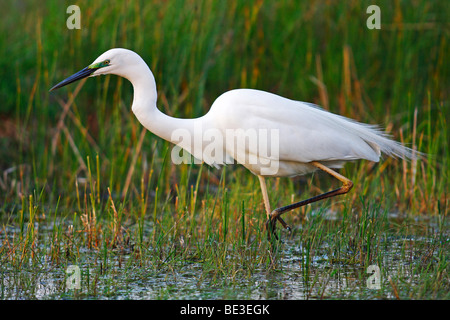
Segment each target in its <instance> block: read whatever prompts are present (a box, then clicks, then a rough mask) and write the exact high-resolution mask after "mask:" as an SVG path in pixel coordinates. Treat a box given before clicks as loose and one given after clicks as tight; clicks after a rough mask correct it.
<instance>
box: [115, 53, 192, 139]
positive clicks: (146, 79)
mask: <svg viewBox="0 0 450 320" xmlns="http://www.w3.org/2000/svg"><path fill="white" fill-rule="evenodd" d="M123 76H125V78H127V79H128V80H129V81H130V82H131V83H132V85H133V89H134V99H133V105H132V110H133V113H134V114H135V115H136V118H137V119H138V120H139V122H140V123H141V124H142V125H143V126H144V127H145V128H147V129H148V130H150V131H151V132H153V133H154V134H156V135H157V136H159V137H161V138H163V139H165V140H167V141H170V142H173V143H176V141H173V137H172V134H173V132H174V131H175V130H177V129H184V130H188V132H189V133H190V134H191V136H192V135H193V131H194V122H195V119H178V118H173V117H170V116H168V115H166V114H164V113H162V112H161V111H159V109H158V108H157V105H156V101H157V92H156V83H155V78H154V77H153V73H152V72H151V71H150V68H149V67H148V66H147V64H146V63H145V62H144V61H143V60H142V65H140V66H139V71H138V72H133V73H132V76H130V75H123Z"/></svg>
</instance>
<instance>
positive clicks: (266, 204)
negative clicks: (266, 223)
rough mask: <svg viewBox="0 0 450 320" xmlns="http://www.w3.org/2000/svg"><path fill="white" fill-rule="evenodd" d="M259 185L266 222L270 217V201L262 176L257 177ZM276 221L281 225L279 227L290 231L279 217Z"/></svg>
mask: <svg viewBox="0 0 450 320" xmlns="http://www.w3.org/2000/svg"><path fill="white" fill-rule="evenodd" d="M258 179H259V183H260V185H261V191H262V195H263V200H264V206H265V208H266V214H267V220H270V216H271V212H272V211H271V210H270V201H269V195H268V194H267V187H266V181H265V180H264V177H263V176H260V175H258ZM277 220H278V221H279V222H280V223H281V225H282V226H283V227H284V228H285V229H287V230H288V231H291V227H289V226H288V225H287V223H286V222H284V220H283V219H282V218H281V217H277Z"/></svg>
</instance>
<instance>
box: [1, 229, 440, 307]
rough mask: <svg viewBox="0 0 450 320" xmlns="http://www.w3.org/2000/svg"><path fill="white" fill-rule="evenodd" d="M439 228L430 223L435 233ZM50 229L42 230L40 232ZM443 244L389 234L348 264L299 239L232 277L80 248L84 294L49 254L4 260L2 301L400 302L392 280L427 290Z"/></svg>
mask: <svg viewBox="0 0 450 320" xmlns="http://www.w3.org/2000/svg"><path fill="white" fill-rule="evenodd" d="M433 224H434V222H431V221H430V222H429V223H427V225H428V226H430V225H431V227H432V228H434V227H435V226H434V225H433ZM8 228H9V229H8ZM8 228H4V230H7V234H8V237H9V238H11V237H14V236H15V235H14V234H15V233H17V232H18V231H19V230H17V228H13V227H8ZM51 230H52V228H51V227H49V228H46V231H44V228H41V231H40V232H43V233H45V232H51ZM443 234H444V235H446V236H444V237H443ZM8 240H9V241H5V238H0V241H1V245H2V246H6V245H10V243H13V241H12V239H8ZM442 241H443V242H444V245H445V246H446V247H447V248H448V244H449V237H448V233H441V235H440V237H439V238H437V237H436V236H432V237H430V236H422V235H419V234H414V235H399V234H398V233H393V234H386V235H384V237H380V241H379V243H378V244H377V249H378V250H381V254H378V258H377V260H376V261H371V262H370V264H369V263H367V261H361V260H359V261H358V259H356V260H355V259H349V258H348V257H349V256H350V257H358V255H357V254H354V253H353V252H349V250H347V252H344V253H343V254H342V257H337V256H336V255H335V254H333V252H334V251H333V250H332V249H333V243H328V242H327V241H323V242H322V243H321V244H320V245H319V246H317V247H316V248H315V250H314V252H313V254H311V253H310V254H309V256H308V250H307V248H305V247H303V244H304V243H302V242H301V241H299V239H298V237H296V236H295V233H294V235H293V236H292V237H287V236H286V237H285V238H284V239H283V245H282V246H281V247H280V250H281V251H280V252H279V253H278V255H277V261H276V263H275V265H274V266H272V267H268V266H259V267H257V268H256V269H254V270H252V271H251V272H250V271H246V270H245V269H242V270H236V272H234V273H233V272H231V273H229V274H220V273H212V272H210V271H206V272H205V270H204V267H203V265H202V262H201V261H184V262H178V263H174V264H168V265H163V266H162V267H161V268H156V267H155V266H154V265H139V264H136V263H135V261H133V259H135V257H134V256H133V255H132V253H131V252H121V253H115V254H108V257H107V260H105V259H106V258H105V257H104V256H102V254H101V253H99V252H98V251H94V250H88V249H85V248H81V249H80V250H81V251H83V252H82V253H83V254H82V257H83V261H78V262H77V263H78V265H77V266H78V267H79V271H80V274H79V278H80V281H81V282H80V288H79V289H77V290H76V289H74V288H73V287H74V286H75V285H76V283H75V282H73V281H72V282H67V281H68V278H71V279H72V280H73V277H74V276H76V274H75V273H72V272H68V270H67V267H68V266H70V265H71V262H70V261H68V260H64V259H62V261H63V262H62V263H59V264H58V263H55V262H54V261H49V258H48V255H45V256H43V257H42V258H41V259H40V260H39V259H38V261H36V260H34V261H31V259H30V261H23V262H22V264H21V266H20V268H18V267H17V265H15V266H11V265H9V264H8V263H6V261H8V257H6V256H5V253H3V257H2V261H3V262H2V266H1V275H0V276H1V278H0V283H1V292H0V295H1V298H2V299H74V298H75V299H194V300H197V299H255V300H257V299H295V300H299V299H341V298H350V299H368V298H369V299H371V298H375V299H378V298H381V299H386V298H387V299H390V298H395V292H393V291H394V290H393V287H394V286H396V285H395V283H394V284H392V281H391V280H389V278H391V279H395V281H396V283H397V285H398V286H399V288H398V290H402V286H404V287H406V288H408V289H406V290H409V291H411V288H413V287H414V286H415V285H420V283H421V281H422V279H421V272H422V271H421V270H422V269H423V268H422V267H424V266H426V268H429V266H430V265H433V263H434V264H436V263H435V262H436V261H437V260H439V259H442V257H440V256H439V250H438V249H437V248H438V247H439V246H442V245H443V244H442ZM8 243H9V244H8ZM5 251H6V250H4V252H5ZM441 253H442V251H441ZM235 254H236V253H235ZM447 254H448V250H447ZM344 256H345V258H344ZM441 256H442V254H441ZM447 258H448V257H447ZM69 260H70V259H69ZM105 261H106V264H107V266H106V267H105V265H104V263H105ZM369 268H372V269H374V270H375V271H373V270H372V271H370V269H369ZM421 268H422V269H421ZM377 270H378V271H379V274H377ZM373 272H375V273H373ZM447 277H448V274H447ZM377 279H379V282H377ZM369 280H371V282H369ZM71 287H72V288H71ZM396 289H397V288H396Z"/></svg>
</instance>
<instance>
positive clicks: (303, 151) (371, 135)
mask: <svg viewBox="0 0 450 320" xmlns="http://www.w3.org/2000/svg"><path fill="white" fill-rule="evenodd" d="M104 74H115V75H118V76H121V77H124V78H126V79H128V80H129V81H130V82H131V83H132V85H133V89H134V99H133V104H132V111H133V112H134V114H135V115H136V117H137V119H138V120H139V121H140V123H141V124H142V125H143V126H144V127H145V128H147V129H148V130H149V131H151V132H153V133H154V134H156V135H158V136H159V137H161V138H163V139H165V140H168V141H171V142H173V143H175V144H177V145H179V146H180V147H181V148H183V149H185V150H186V151H188V152H189V153H191V154H192V155H193V156H194V157H196V158H198V159H200V160H202V161H204V162H206V163H207V164H209V165H213V166H219V165H222V164H226V163H229V160H230V159H234V160H236V162H238V163H240V164H242V165H243V166H245V167H246V168H247V169H249V170H250V171H251V172H252V173H253V174H255V175H256V176H257V177H258V178H259V182H260V186H261V191H262V196H263V201H264V205H265V210H266V213H267V219H268V220H267V227H268V229H269V235H271V234H275V233H274V231H275V225H276V221H277V220H278V221H279V222H280V223H281V224H282V225H283V227H284V228H286V229H288V230H290V228H289V226H288V225H287V224H286V223H285V222H284V221H283V219H282V218H281V214H283V213H285V212H287V211H290V210H293V209H295V208H299V207H301V206H304V205H306V204H309V203H312V202H315V201H318V200H322V199H325V198H329V197H333V196H336V195H340V194H345V193H347V192H348V191H349V190H350V189H351V188H352V186H353V183H352V182H351V181H350V180H349V179H347V178H346V177H344V176H342V175H340V174H339V173H337V172H336V171H334V170H333V169H336V168H341V167H342V166H343V165H344V164H345V163H346V162H348V161H354V160H358V159H366V160H369V161H374V162H378V161H379V159H380V155H381V153H385V154H387V155H388V156H393V157H401V158H411V157H412V156H413V155H414V154H415V152H414V151H413V150H411V149H410V148H407V147H405V146H403V145H402V144H400V143H399V142H396V141H393V140H391V139H390V138H389V137H388V136H387V135H386V133H384V132H383V131H381V130H380V129H378V128H377V127H376V126H372V125H367V124H362V123H358V122H356V121H354V120H351V119H348V118H345V117H342V116H339V115H336V114H333V113H330V112H327V111H325V110H323V109H321V108H319V107H317V106H315V105H313V104H310V103H306V102H300V101H294V100H290V99H287V98H284V97H281V96H278V95H275V94H272V93H268V92H264V91H259V90H253V89H236V90H231V91H228V92H225V93H224V94H222V95H221V96H220V97H219V98H217V99H216V100H215V101H214V103H213V105H212V106H211V109H210V111H209V112H208V113H206V114H205V115H204V116H202V117H199V118H195V119H179V118H173V117H170V116H168V115H166V114H164V113H162V112H161V111H159V109H158V108H157V105H156V102H157V91H156V83H155V79H154V77H153V74H152V72H151V70H150V69H149V67H148V66H147V64H146V63H145V62H144V60H143V59H142V58H141V57H140V56H139V55H138V54H137V53H135V52H133V51H130V50H127V49H121V48H115V49H111V50H108V51H106V52H105V53H103V54H102V55H100V56H99V57H98V58H97V59H96V60H95V61H94V62H93V63H92V64H91V65H89V66H88V67H86V68H84V69H82V70H81V71H79V72H78V73H75V74H74V75H72V76H70V77H69V78H67V79H65V80H63V81H62V82H60V83H58V84H57V85H55V86H54V87H53V88H51V89H50V91H52V90H55V89H57V88H60V87H63V86H65V85H67V84H69V83H71V82H74V81H76V80H79V79H82V78H85V77H88V76H89V77H93V76H98V75H104ZM199 128H200V129H201V130H199ZM180 130H181V131H180ZM208 130H209V132H214V133H215V135H214V139H212V138H211V137H205V135H204V134H203V135H202V134H201V133H200V135H201V139H200V142H199V143H198V140H196V139H197V138H198V135H199V131H201V132H203V133H205V132H208ZM229 130H235V131H237V132H240V133H239V134H236V135H234V136H233V139H231V140H233V141H229V140H230V139H228V141H225V140H226V139H225V137H227V133H228V131H229ZM239 130H240V131H239ZM252 130H254V131H255V130H259V131H260V132H262V131H263V130H269V131H273V132H275V133H276V135H274V136H275V138H277V139H275V140H271V141H269V143H271V144H272V145H271V150H272V151H273V150H274V152H272V153H271V154H268V152H267V148H266V150H263V149H258V148H252V147H251V146H249V145H248V144H247V143H246V141H243V140H245V139H247V140H248V139H252V138H255V137H256V139H259V142H258V143H259V144H260V143H261V142H266V143H267V142H268V139H267V136H266V137H265V138H264V137H263V136H262V135H257V134H256V135H251V134H249V135H246V134H245V133H248V132H250V133H251V131H252ZM175 132H178V133H180V132H184V133H187V134H188V136H189V138H186V139H184V140H183V141H180V136H179V135H177V134H174V133H175ZM242 132H244V134H242ZM205 142H207V143H205ZM256 145H257V146H258V144H256ZM211 149H214V150H215V152H216V154H215V155H212V154H211V152H210V151H211ZM207 150H208V152H207ZM250 160H252V161H250ZM268 168H272V169H273V168H275V170H268ZM319 169H320V170H322V171H325V172H327V173H328V174H330V175H332V176H333V177H335V178H337V179H338V180H340V181H341V182H342V183H343V185H342V186H341V187H340V188H338V189H335V190H333V191H329V192H326V193H324V194H321V195H318V196H315V197H312V198H310V199H307V200H303V201H300V202H297V203H293V204H290V205H287V206H284V207H281V208H278V209H275V210H273V211H272V210H271V207H270V203H269V197H268V194H267V188H266V184H265V177H267V176H275V177H293V176H297V175H304V174H307V173H310V172H313V171H316V170H319ZM275 237H276V236H275Z"/></svg>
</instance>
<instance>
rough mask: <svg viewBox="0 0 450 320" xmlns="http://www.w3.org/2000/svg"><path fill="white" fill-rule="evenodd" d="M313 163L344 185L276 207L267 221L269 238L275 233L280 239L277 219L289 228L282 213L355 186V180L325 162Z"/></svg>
mask: <svg viewBox="0 0 450 320" xmlns="http://www.w3.org/2000/svg"><path fill="white" fill-rule="evenodd" d="M311 164H312V165H313V166H315V167H317V168H319V169H321V170H323V171H325V172H327V173H328V174H330V175H332V176H333V177H335V178H336V179H338V180H339V181H341V182H342V183H343V185H342V187H340V188H338V189H335V190H332V191H329V192H325V193H323V194H320V195H318V196H315V197H312V198H309V199H306V200H303V201H300V202H296V203H293V204H290V205H287V206H284V207H281V208H278V209H275V210H274V211H272V212H271V213H270V217H269V219H268V221H267V223H266V226H267V228H268V232H269V235H268V236H269V238H270V237H271V235H274V236H275V238H276V239H278V237H277V236H276V234H275V225H276V222H277V220H278V221H280V223H281V224H282V225H283V227H285V228H289V227H288V226H287V225H286V223H285V222H284V221H283V220H282V219H281V217H280V215H282V214H283V213H285V212H288V211H291V210H294V209H297V208H300V207H302V206H304V205H307V204H310V203H313V202H316V201H319V200H323V199H326V198H330V197H334V196H337V195H340V194H345V193H347V192H349V191H350V189H351V188H352V187H353V182H352V181H351V180H349V179H347V178H346V177H344V176H343V175H340V174H339V173H337V172H336V171H334V170H331V169H330V168H328V167H326V166H324V165H323V164H321V163H319V162H316V161H313V162H311Z"/></svg>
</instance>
